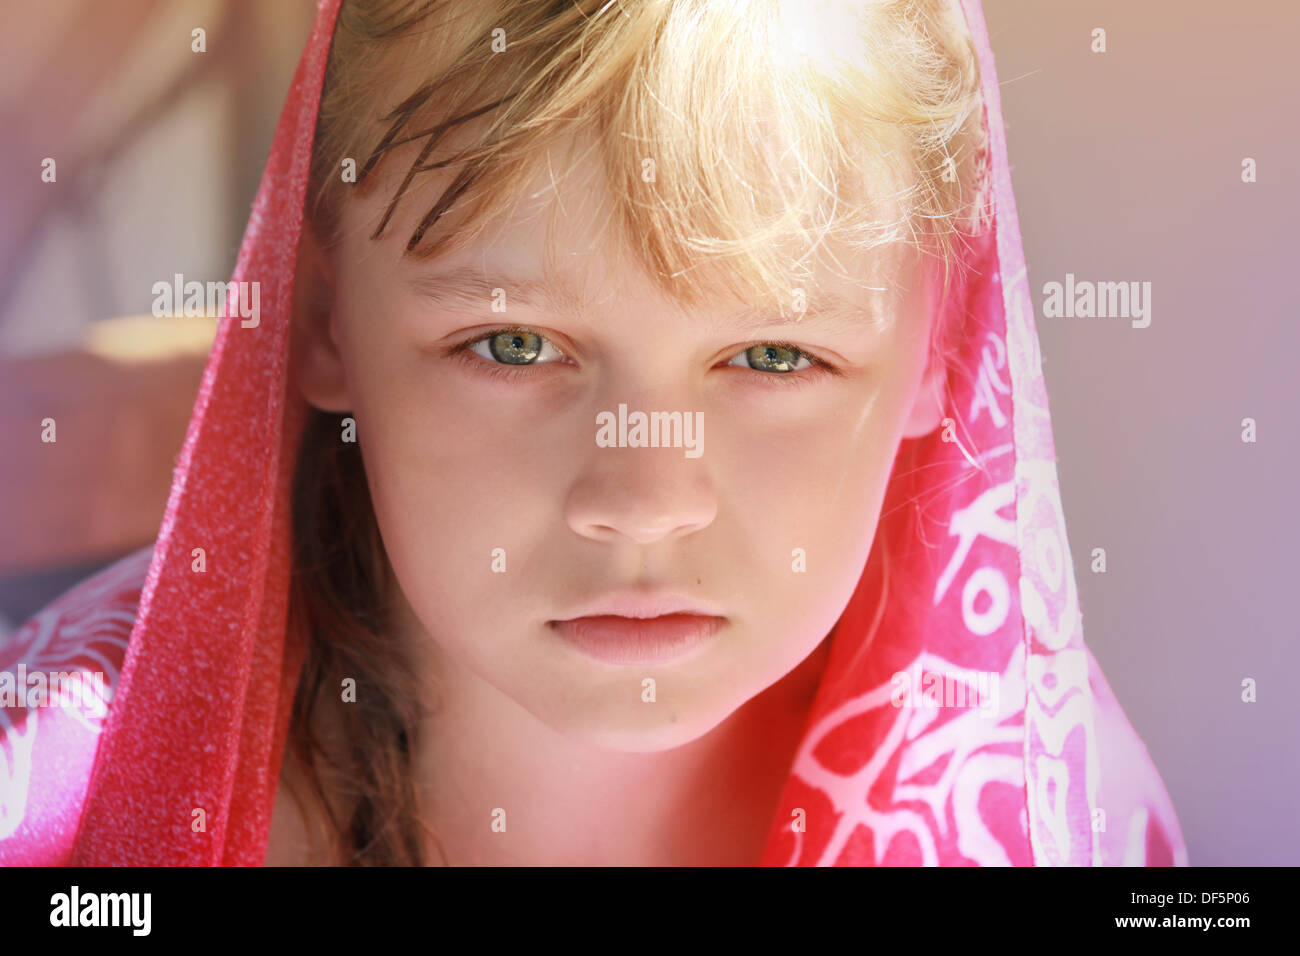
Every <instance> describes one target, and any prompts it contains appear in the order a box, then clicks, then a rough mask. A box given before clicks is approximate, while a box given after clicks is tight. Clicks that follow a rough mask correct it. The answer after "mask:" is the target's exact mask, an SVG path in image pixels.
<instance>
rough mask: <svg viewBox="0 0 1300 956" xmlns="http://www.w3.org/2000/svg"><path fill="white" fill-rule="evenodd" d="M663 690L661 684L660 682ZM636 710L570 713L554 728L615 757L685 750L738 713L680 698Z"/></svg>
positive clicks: (717, 703)
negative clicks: (625, 754) (626, 754)
mask: <svg viewBox="0 0 1300 956" xmlns="http://www.w3.org/2000/svg"><path fill="white" fill-rule="evenodd" d="M661 686H662V682H661ZM636 708H638V709H637V710H634V711H632V712H631V713H629V712H628V711H627V710H626V709H625V708H623V707H618V708H605V709H603V710H602V711H601V712H600V713H598V714H597V713H594V712H591V711H586V712H580V713H569V714H567V715H566V717H565V719H564V720H563V721H562V723H561V724H560V725H556V724H552V725H551V726H552V727H554V728H555V729H556V730H558V731H559V732H560V733H562V734H564V735H565V736H566V737H570V738H572V739H575V740H580V741H582V742H583V743H585V744H586V745H588V746H590V747H593V748H595V749H598V750H606V751H611V752H615V753H645V754H649V753H660V752H662V751H666V750H674V749H676V748H677V747H682V746H685V745H686V744H689V743H691V742H693V741H695V740H698V739H699V738H701V737H703V736H705V735H706V734H708V733H709V732H710V731H712V730H713V729H714V728H716V727H717V726H718V725H719V724H721V723H722V722H723V721H725V720H726V719H727V718H728V717H730V716H731V715H732V714H733V713H735V711H736V707H732V706H729V705H727V704H725V703H723V702H721V701H711V702H709V704H707V705H706V704H705V703H704V702H701V701H687V700H684V699H683V698H682V697H681V696H680V695H678V696H675V697H674V698H673V699H672V700H666V699H663V698H661V699H659V700H657V701H655V702H654V703H642V702H641V701H640V700H638V701H637V703H636Z"/></svg>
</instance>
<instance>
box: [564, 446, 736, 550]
mask: <svg viewBox="0 0 1300 956" xmlns="http://www.w3.org/2000/svg"><path fill="white" fill-rule="evenodd" d="M703 461H704V459H703V457H700V458H687V457H685V456H684V455H683V453H682V449H681V448H672V447H667V448H599V447H596V448H593V449H592V450H591V453H590V455H589V456H588V459H587V461H586V463H585V465H584V467H583V469H582V472H581V473H580V474H579V475H578V477H577V479H576V480H575V481H574V483H573V485H572V486H571V487H570V489H569V495H568V498H567V500H566V502H565V519H566V520H567V522H568V524H569V527H570V528H572V529H573V530H574V531H575V532H577V533H578V534H580V535H582V536H583V537H585V538H590V539H592V540H594V541H607V542H617V541H622V540H631V541H634V542H636V543H637V544H640V545H650V544H654V543H655V542H658V541H663V540H668V539H673V538H678V537H683V536H685V535H688V534H691V533H692V532H695V531H699V530H700V529H701V528H705V527H708V526H709V525H710V524H712V523H713V520H714V519H715V518H716V517H717V514H718V499H717V494H716V491H715V488H714V485H713V481H712V478H711V477H710V475H709V473H708V470H707V468H706V466H705V465H704V464H703Z"/></svg>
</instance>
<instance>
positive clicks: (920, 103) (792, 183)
mask: <svg viewBox="0 0 1300 956" xmlns="http://www.w3.org/2000/svg"><path fill="white" fill-rule="evenodd" d="M575 129H585V130H591V131H594V132H595V133H596V134H597V141H598V143H599V146H600V149H601V159H602V160H603V168H604V172H605V174H606V181H607V184H608V187H609V189H608V196H609V197H612V205H611V208H610V209H609V210H608V212H609V214H610V217H611V219H610V221H612V222H614V223H616V225H617V226H618V227H619V228H620V229H621V237H622V239H623V241H624V242H625V243H626V244H627V247H628V248H630V249H632V250H633V251H634V252H635V253H636V254H637V255H638V256H639V257H640V261H642V262H644V263H645V264H647V266H648V267H649V268H648V272H649V274H650V275H651V276H652V277H653V278H654V279H655V280H656V281H658V282H660V283H661V285H662V287H663V288H664V289H665V291H666V292H668V293H669V294H670V295H672V296H673V297H675V298H677V299H678V300H680V301H682V302H684V303H687V304H691V303H698V302H700V301H703V300H705V299H707V298H710V297H712V296H715V295H716V294H717V292H718V291H719V290H720V289H726V290H728V291H730V292H731V293H732V294H733V295H736V296H737V297H740V298H743V299H747V300H748V299H754V298H758V299H760V300H766V301H767V302H768V303H771V304H772V305H774V306H775V307H776V308H777V309H779V310H780V312H781V314H784V313H785V306H786V304H788V303H789V302H790V301H791V297H792V290H795V289H797V288H800V287H802V286H803V285H805V284H806V283H807V281H808V278H809V276H810V275H811V267H812V265H813V263H814V262H815V261H816V260H817V259H818V257H820V256H823V255H825V254H826V250H827V249H828V248H829V245H830V244H829V243H828V242H827V240H834V241H835V243H837V244H839V243H842V244H843V245H844V246H845V247H847V248H849V249H850V250H853V251H861V250H868V249H873V248H877V247H880V246H884V245H887V244H891V243H905V244H908V245H912V246H914V247H916V248H917V249H919V250H921V251H922V252H924V253H926V254H928V255H931V256H934V257H936V258H937V259H938V260H939V261H940V262H941V263H942V264H943V267H944V268H943V288H944V294H945V297H946V296H947V295H949V294H951V292H950V290H951V289H952V288H953V285H954V283H953V281H952V280H953V278H954V277H955V278H956V279H958V280H959V281H960V280H961V279H962V278H963V274H962V273H963V270H962V264H963V263H964V261H965V257H964V256H963V255H962V253H961V249H962V247H963V245H964V242H965V238H966V237H968V236H971V235H975V234H978V233H980V232H982V231H983V229H984V228H985V226H986V225H987V223H988V221H989V209H988V205H987V197H988V187H987V182H988V170H987V168H986V165H985V156H986V140H985V136H986V131H985V128H984V124H983V103H982V98H981V96H980V77H979V67H978V57H977V54H976V52H975V49H974V47H973V45H972V44H971V41H970V38H969V35H968V34H967V32H966V29H965V25H964V19H963V17H962V14H961V12H960V10H958V9H957V8H956V6H955V3H954V0H613V2H609V0H553V2H547V0H536V2H534V0H523V2H505V0H473V2H470V0H464V2H460V3H441V2H432V0H345V2H344V3H343V6H342V8H341V10H340V13H339V21H338V25H337V27H336V29H335V33H334V38H333V46H332V48H331V53H330V61H329V65H328V70H327V75H326V80H325V89H324V93H323V97H322V102H321V107H320V115H319V120H318V125H317V132H316V141H315V144H314V147H313V155H312V167H311V182H310V184H309V195H308V206H307V216H308V219H309V222H310V224H311V226H312V228H313V230H314V231H315V232H316V234H317V236H318V237H319V238H320V239H321V240H322V241H323V242H325V243H326V244H329V243H331V242H333V241H336V240H337V238H338V229H339V223H340V213H341V210H342V205H343V203H344V202H346V201H347V198H348V196H349V191H350V190H359V191H366V190H370V189H373V188H375V184H376V183H377V182H378V181H380V180H381V178H382V177H381V175H380V172H381V167H383V166H385V164H392V163H395V162H397V161H398V159H399V157H404V156H407V155H409V156H410V160H409V163H408V164H407V165H406V166H405V173H404V175H403V176H402V177H401V181H400V184H399V185H398V186H397V189H396V191H395V193H394V194H393V195H392V197H391V199H390V202H389V205H388V207H387V209H386V212H385V214H384V216H383V218H382V221H381V222H380V223H379V224H378V227H377V229H376V230H375V233H374V235H375V236H376V237H378V236H380V235H382V234H384V232H385V231H386V230H387V229H388V228H390V226H391V224H392V220H393V216H394V214H395V211H396V208H397V206H398V204H399V203H400V202H401V201H402V199H403V198H404V197H405V196H406V195H407V193H409V192H410V191H411V189H412V187H413V186H416V185H418V182H419V180H420V177H422V176H425V175H427V174H428V173H430V172H432V171H434V170H444V169H446V170H449V171H452V172H453V173H454V175H453V176H452V179H451V183H450V185H449V186H448V187H447V188H446V189H445V190H444V191H443V192H442V194H441V195H440V196H439V197H438V199H437V200H436V201H435V202H434V204H433V205H432V207H431V208H429V209H428V210H427V212H425V214H424V215H423V216H422V218H421V219H420V221H419V225H418V226H417V227H416V228H415V230H414V231H413V233H412V234H411V235H410V237H409V239H408V242H407V246H406V250H407V254H408V255H411V256H415V257H421V258H433V257H436V256H439V255H442V254H444V253H446V252H450V251H452V250H454V249H456V248H459V247H461V246H463V245H465V244H467V243H470V242H472V241H473V240H474V239H475V238H476V237H478V236H479V235H481V233H482V231H483V229H484V228H485V227H486V226H487V224H488V223H489V221H491V220H492V219H493V218H494V217H495V216H496V215H497V214H499V213H502V212H505V211H506V210H507V209H508V207H509V206H510V205H512V204H513V203H514V202H516V201H517V200H518V199H519V198H520V196H521V194H522V192H523V186H524V184H525V182H526V178H527V177H528V175H529V174H530V173H531V172H532V171H533V170H534V169H535V167H536V163H537V161H538V157H540V156H543V155H545V148H544V147H546V146H547V145H548V144H549V143H551V142H552V141H555V140H557V139H558V138H560V137H562V136H564V134H566V133H569V132H572V131H574V130H575ZM471 130H473V131H474V132H473V133H472V134H471V132H470V131H471ZM453 141H457V145H455V146H453V145H452V143H453ZM349 158H351V159H353V161H354V162H355V163H356V165H357V167H358V170H359V175H358V177H357V182H356V183H355V184H353V183H350V182H347V181H345V180H344V178H343V177H342V176H341V175H340V168H341V164H342V163H343V162H344V161H345V160H346V159H349ZM401 161H402V162H403V163H405V162H406V160H405V159H402V160H401ZM399 168H400V167H399ZM552 172H553V174H554V173H555V170H554V169H553V170H552ZM452 209H456V210H458V211H459V212H461V213H463V216H461V217H460V218H459V220H458V221H457V223H456V228H455V229H451V228H446V225H447V224H446V223H445V222H444V223H443V228H439V223H440V222H442V221H443V219H444V217H445V216H446V215H447V213H448V212H449V211H451V210H452ZM954 267H955V268H954ZM948 325H949V324H947V323H940V322H935V323H934V326H933V328H934V331H933V332H932V343H931V344H932V347H933V348H934V349H935V350H936V352H938V353H940V354H946V353H947V352H948V351H949V348H950V346H949V345H947V339H948V337H949V336H950V335H952V334H955V332H956V331H957V330H955V329H953V328H949V327H948ZM314 414H315V415H316V416H317V418H318V419H319V418H322V417H323V416H322V415H321V413H314ZM337 434H338V430H337V428H332V427H331V426H330V423H329V422H326V423H325V424H324V425H321V423H320V421H317V422H316V427H314V428H311V427H309V429H308V432H307V439H306V440H305V442H304V446H303V450H302V454H301V457H300V476H299V477H300V485H301V490H300V493H301V495H302V496H303V500H304V501H305V500H310V501H313V502H316V504H315V505H310V506H309V505H303V504H301V503H300V505H299V509H300V511H301V512H304V513H303V514H301V515H300V520H298V521H296V522H295V525H296V530H295V534H296V535H298V538H299V541H298V544H299V561H300V563H301V564H302V566H303V567H305V568H308V569H310V570H307V571H304V572H303V573H301V574H299V575H298V576H297V577H296V578H295V588H297V589H298V592H299V598H300V600H299V601H298V602H297V606H298V607H299V608H300V609H301V610H300V611H299V612H297V613H298V618H299V621H300V623H301V622H309V627H308V629H309V631H310V634H309V635H308V640H309V648H310V649H309V661H312V660H314V661H315V665H314V667H315V669H312V668H311V667H309V670H308V673H310V674H313V675H316V676H317V677H319V678H320V679H322V680H324V675H325V674H326V673H327V672H329V671H331V670H333V669H337V668H336V667H335V666H334V665H338V666H341V664H339V662H340V661H342V660H344V659H346V658H349V657H350V658H352V661H351V663H349V665H348V666H359V665H358V662H357V661H356V660H355V658H356V656H357V655H356V654H355V652H349V651H348V650H347V648H346V647H345V646H344V645H346V644H347V642H348V641H349V640H350V638H349V634H355V633H357V631H358V629H361V630H364V631H365V632H366V633H368V634H370V635H371V637H372V640H371V641H370V643H368V644H367V645H366V647H367V655H366V656H367V657H368V658H370V664H369V665H368V666H369V668H370V676H371V678H372V679H373V681H374V682H375V683H376V685H377V687H376V688H375V689H372V690H371V691H370V693H371V694H372V695H374V694H376V693H378V694H379V696H380V697H384V696H385V695H386V696H387V697H388V699H389V705H388V707H387V709H386V710H385V711H384V712H383V713H381V714H378V715H376V714H374V713H373V712H372V714H371V716H370V718H369V719H370V721H371V724H370V725H369V727H368V728H367V727H362V726H361V725H360V724H358V725H357V726H355V727H353V728H352V730H351V731H350V736H351V738H352V739H354V740H355V741H357V746H356V748H355V759H356V760H357V761H360V762H361V764H365V766H359V770H360V771H362V772H361V773H360V775H359V779H362V780H365V781H367V783H366V784H365V785H364V786H362V787H361V788H359V790H358V792H357V794H356V795H355V796H356V799H357V800H358V801H359V803H358V807H359V809H358V810H357V811H356V813H357V814H359V816H354V820H353V825H352V828H351V829H352V834H353V836H352V837H351V838H350V839H351V842H352V844H353V858H354V859H355V860H356V861H357V862H395V861H396V862H413V860H412V857H413V855H414V854H413V851H412V849H411V848H412V847H413V846H414V845H415V836H414V834H415V833H416V832H417V831H418V821H417V819H416V818H417V817H418V813H417V808H416V807H415V804H414V796H413V794H412V792H411V790H410V788H409V787H406V786H405V785H403V786H401V787H397V786H389V785H387V784H386V783H385V782H384V780H385V778H386V777H389V776H391V775H392V773H393V772H394V771H393V768H394V767H396V768H398V770H397V771H396V772H399V773H401V772H405V771H403V770H402V768H403V767H406V768H408V769H409V752H410V750H411V746H412V742H411V740H410V733H413V731H414V727H413V726H411V724H412V723H413V721H414V716H413V715H412V712H411V710H410V705H409V702H402V701H400V700H398V699H397V697H399V696H400V693H399V691H398V688H399V687H402V686H404V685H403V684H402V680H403V678H402V677H401V675H400V670H401V668H402V667H403V664H402V659H403V656H402V654H401V651H400V649H399V648H391V649H390V651H391V653H386V652H384V651H383V650H382V638H379V637H378V635H381V634H382V632H383V629H384V628H383V619H382V614H381V613H380V610H379V605H378V601H377V598H376V597H375V596H373V595H372V596H370V597H369V598H364V599H363V598H358V600H357V602H354V603H356V604H357V606H356V607H355V608H348V607H338V606H334V607H332V608H330V609H329V610H328V611H325V612H323V611H322V610H321V604H320V601H319V599H318V596H319V594H321V593H323V592H322V591H321V590H320V589H321V588H324V587H331V586H334V585H337V584H338V582H339V580H341V579H342V578H343V577H344V576H345V571H344V570H343V567H344V566H343V564H339V563H338V560H343V559H338V555H339V553H340V551H342V550H346V549H340V547H339V543H338V542H337V541H334V542H330V541H325V540H316V541H312V540H307V539H310V538H311V537H312V532H311V531H310V529H312V528H316V529H320V528H327V527H329V522H327V521H325V520H324V519H320V520H310V519H309V517H308V516H307V515H306V513H305V512H306V511H307V510H310V508H311V507H315V508H317V509H318V510H319V509H326V510H328V509H331V508H361V509H363V510H368V509H369V503H368V501H364V502H363V501H360V499H359V498H357V499H352V503H351V504H349V503H348V500H345V499H341V498H338V497H334V498H331V497H330V496H329V495H328V494H322V493H319V492H318V491H317V492H313V491H312V490H311V489H313V488H314V489H319V488H321V487H339V486H341V484H342V483H341V482H340V481H339V480H338V479H337V478H336V477H333V478H332V477H331V476H330V475H327V474H324V473H323V471H322V470H321V469H320V461H321V460H322V459H323V460H326V461H334V460H335V459H336V458H337V457H338V456H337V455H335V454H333V453H332V452H330V451H329V450H328V449H327V447H326V446H327V445H329V444H332V445H333V446H337V445H338V442H337V438H336V436H337ZM313 436H315V437H313ZM335 450H337V449H335ZM350 454H352V455H354V456H355V455H357V454H358V453H357V452H356V451H355V450H354V451H352V452H351V453H350ZM308 459H313V460H308ZM347 467H353V468H354V470H359V467H360V463H359V462H357V463H355V465H354V466H347ZM308 469H316V471H315V473H313V474H308V473H307V470H308ZM326 470H328V469H326ZM355 478H356V475H355V474H354V475H353V476H352V480H350V481H348V482H347V484H349V485H356V484H358V482H356V480H355ZM359 484H360V485H361V486H364V484H365V483H364V480H362V481H360V482H359ZM354 490H355V491H356V494H357V495H358V496H360V495H362V494H363V493H364V487H361V488H359V489H354ZM369 520H370V521H371V522H373V515H371V516H370V519H369ZM304 535H305V536H306V538H304ZM355 537H356V540H358V541H362V542H365V541H372V542H374V544H373V546H374V547H376V548H379V549H382V542H381V541H379V539H378V535H377V534H375V533H373V528H372V527H371V528H370V529H369V530H359V531H357V532H356V533H355ZM330 555H334V556H335V559H336V560H335V565H334V566H333V570H331V569H330V560H331V558H330ZM347 560H351V561H352V562H356V561H357V560H358V559H357V557H356V555H355V554H354V555H353V556H352V557H351V558H350V559H347ZM362 563H364V562H362ZM381 563H382V562H381ZM353 570H355V565H353ZM331 581H333V582H334V584H333V585H332V584H331V583H330V582H331ZM329 593H338V592H337V591H335V592H329ZM313 600H314V601H315V604H313ZM336 605H337V602H336ZM313 607H315V610H314V611H313V610H312V608H313ZM376 640H378V641H379V642H380V643H376ZM331 654H332V655H333V656H332V657H329V655H331ZM372 655H379V656H380V660H381V661H382V663H376V661H375V660H374V658H373V656H372ZM327 657H329V660H332V661H333V662H334V664H332V665H330V664H326V663H322V661H325V660H326V659H327ZM362 663H364V662H362ZM360 683H361V681H358V684H359V685H360ZM322 686H324V687H329V686H337V684H333V685H331V684H328V683H323V684H322ZM307 693H308V694H314V693H315V688H314V687H309V688H307ZM372 699H373V696H372ZM309 710H310V700H305V701H304V702H303V704H302V711H301V712H300V713H299V712H296V713H295V727H296V728H297V729H298V730H301V731H302V733H306V732H307V723H306V721H307V717H308V715H309ZM345 710H350V709H348V708H345ZM348 719H350V720H353V721H359V720H361V719H362V718H360V717H349V718H348ZM375 721H379V722H380V723H381V724H382V725H383V726H386V727H388V728H389V729H390V730H392V729H393V728H399V727H400V728H403V729H402V733H401V737H402V748H401V753H402V754H406V755H408V756H406V757H400V756H399V757H398V758H394V757H393V756H392V754H389V755H387V756H384V755H375V756H374V757H373V759H372V758H371V757H369V756H367V752H369V751H373V749H374V746H375V736H376V735H375V734H374V731H373V727H374V726H375V723H374V722H375ZM380 736H383V735H380ZM388 736H392V734H388ZM295 739H299V735H298V734H295ZM363 741H364V742H365V743H366V746H361V744H362V742H363ZM397 746H398V745H397V743H396V742H395V741H393V742H391V747H392V748H397ZM303 752H304V753H306V751H305V750H304V751H303ZM396 752H397V751H396V750H394V753H396ZM376 768H383V770H384V772H377V771H376ZM345 769H346V768H345ZM357 819H360V820H362V824H358V823H357V822H356V821H357ZM363 837H364V839H363ZM359 842H366V844H367V845H366V846H365V847H359V846H357V844H358V843H359Z"/></svg>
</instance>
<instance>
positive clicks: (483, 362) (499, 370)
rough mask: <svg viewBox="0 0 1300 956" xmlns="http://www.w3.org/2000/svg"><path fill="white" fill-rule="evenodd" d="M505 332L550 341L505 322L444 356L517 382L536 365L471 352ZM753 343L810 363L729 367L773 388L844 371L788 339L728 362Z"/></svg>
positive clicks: (502, 378)
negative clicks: (779, 368)
mask: <svg viewBox="0 0 1300 956" xmlns="http://www.w3.org/2000/svg"><path fill="white" fill-rule="evenodd" d="M508 332H527V333H528V334H530V335H537V336H539V337H540V338H542V339H545V340H546V341H547V342H549V341H550V339H547V338H546V336H544V335H541V334H540V333H539V332H536V331H535V330H533V329H529V328H526V327H524V326H521V325H507V326H502V327H501V328H497V329H491V330H489V331H487V332H484V333H483V334H481V335H478V336H476V337H475V338H472V339H467V340H466V341H464V342H461V343H460V344H458V345H454V346H452V347H451V348H450V349H448V350H447V355H448V357H449V358H453V359H455V360H456V361H460V362H464V363H466V364H468V365H472V366H474V367H475V368H476V369H478V370H479V371H481V372H483V374H485V375H488V376H490V377H492V378H494V379H497V380H499V381H507V382H517V381H520V380H521V379H526V378H528V377H529V376H530V375H532V374H533V371H534V370H535V369H537V368H538V365H537V364H532V365H508V364H506V363H505V362H494V361H491V360H489V359H485V358H483V357H482V356H480V355H478V354H477V353H475V352H473V351H471V350H472V348H473V347H474V346H475V345H477V344H478V343H480V342H485V341H487V340H488V339H490V338H492V337H493V336H497V335H504V334H506V333H508ZM552 344H554V343H552ZM756 345H775V346H776V347H777V348H782V349H788V350H789V351H791V352H794V353H796V354H798V355H801V356H803V357H804V358H806V359H807V360H808V361H809V363H810V364H811V366H812V367H811V368H806V369H801V370H800V371H799V372H762V371H759V370H758V369H753V368H744V367H743V366H732V367H734V368H740V369H743V370H744V371H749V372H753V373H754V374H755V375H757V376H758V377H759V380H760V381H763V384H764V386H772V387H775V388H802V387H803V386H805V385H810V384H812V383H813V382H814V381H816V380H818V379H820V378H821V377H822V376H823V375H834V376H840V375H843V374H844V373H843V372H842V371H841V370H840V369H839V368H838V367H836V366H834V365H832V364H831V363H830V362H827V361H825V360H824V359H820V358H818V357H817V356H815V355H812V354H811V353H809V352H806V351H805V350H803V349H802V348H800V347H799V346H797V345H795V344H793V343H791V342H780V341H758V342H750V343H749V344H747V345H742V346H740V348H739V349H737V351H736V354H735V355H732V356H731V357H730V358H729V359H728V361H730V360H731V359H733V358H735V357H736V355H739V354H740V353H742V352H745V351H748V350H749V349H752V348H754V346H756ZM554 364H556V363H555V362H543V363H541V365H542V366H546V365H554ZM724 367H726V366H724ZM774 379H775V380H777V381H773V380H774Z"/></svg>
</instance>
